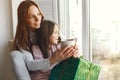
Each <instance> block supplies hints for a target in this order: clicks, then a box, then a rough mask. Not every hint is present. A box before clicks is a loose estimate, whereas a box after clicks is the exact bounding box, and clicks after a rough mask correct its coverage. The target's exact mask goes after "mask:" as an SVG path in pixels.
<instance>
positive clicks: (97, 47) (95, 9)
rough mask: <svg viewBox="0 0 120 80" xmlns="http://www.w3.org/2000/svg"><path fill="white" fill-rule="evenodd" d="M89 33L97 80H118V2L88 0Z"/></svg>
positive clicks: (112, 0)
mask: <svg viewBox="0 0 120 80" xmlns="http://www.w3.org/2000/svg"><path fill="white" fill-rule="evenodd" d="M90 31H91V40H92V43H91V44H92V60H93V62H95V63H97V64H100V65H101V67H102V70H101V73H100V76H99V80H120V76H119V75H120V0H90Z"/></svg>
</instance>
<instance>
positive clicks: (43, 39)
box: [36, 20, 60, 58]
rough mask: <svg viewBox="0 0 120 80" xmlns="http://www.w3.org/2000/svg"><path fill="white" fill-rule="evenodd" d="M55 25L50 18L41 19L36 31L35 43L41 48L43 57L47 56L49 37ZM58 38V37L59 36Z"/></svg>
mask: <svg viewBox="0 0 120 80" xmlns="http://www.w3.org/2000/svg"><path fill="white" fill-rule="evenodd" d="M55 25H57V24H56V23H55V22H53V21H50V20H43V21H42V22H41V26H40V28H39V29H38V30H37V31H36V35H37V45H38V46H39V48H40V49H41V51H42V53H43V57H44V58H48V57H49V55H48V53H49V52H48V49H49V37H50V36H51V35H52V33H53V31H54V27H55ZM57 26H58V25H57ZM59 40H60V38H59Z"/></svg>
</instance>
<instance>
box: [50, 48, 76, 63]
mask: <svg viewBox="0 0 120 80" xmlns="http://www.w3.org/2000/svg"><path fill="white" fill-rule="evenodd" d="M74 54H75V49H74V47H68V46H67V47H65V48H61V49H58V50H56V51H55V53H54V54H53V56H52V57H51V58H50V63H51V64H54V63H56V62H60V61H63V60H66V59H68V58H69V57H71V56H73V55H74Z"/></svg>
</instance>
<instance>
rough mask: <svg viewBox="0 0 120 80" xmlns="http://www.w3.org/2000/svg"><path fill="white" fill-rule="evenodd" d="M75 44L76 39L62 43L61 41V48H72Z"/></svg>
mask: <svg viewBox="0 0 120 80" xmlns="http://www.w3.org/2000/svg"><path fill="white" fill-rule="evenodd" d="M76 42H77V38H70V39H66V40H64V41H61V47H66V46H74V45H75V44H76Z"/></svg>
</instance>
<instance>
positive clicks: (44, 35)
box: [30, 20, 73, 80]
mask: <svg viewBox="0 0 120 80" xmlns="http://www.w3.org/2000/svg"><path fill="white" fill-rule="evenodd" d="M36 35H37V36H36V37H37V45H34V46H32V50H33V56H34V59H35V60H47V59H50V60H51V62H52V64H54V65H52V66H51V69H52V68H53V67H54V66H55V65H56V64H57V63H59V62H60V61H63V60H65V59H67V58H69V57H71V56H72V55H73V50H70V49H68V48H66V49H65V50H64V51H63V52H64V54H61V53H59V55H60V56H59V55H58V54H56V53H54V52H56V51H57V50H62V49H61V48H60V45H59V44H58V43H59V41H60V36H59V28H58V25H57V24H56V23H54V22H52V21H50V20H43V21H42V22H41V27H40V29H38V30H37V31H36ZM66 50H67V52H68V53H69V54H68V53H65V51H66ZM56 55H58V56H57V57H55V56H56ZM53 58H54V60H52V59H53ZM43 63H45V61H44V62H43ZM43 63H42V64H43ZM46 64H47V63H46ZM42 66H43V65H42ZM51 69H49V68H48V69H46V68H43V69H41V70H38V71H31V72H30V73H31V76H32V77H31V78H32V80H48V77H49V74H50V70H51Z"/></svg>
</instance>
